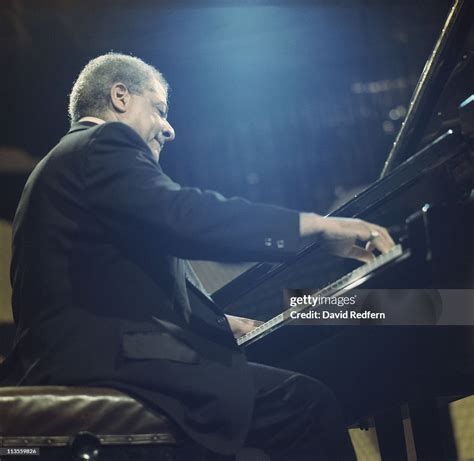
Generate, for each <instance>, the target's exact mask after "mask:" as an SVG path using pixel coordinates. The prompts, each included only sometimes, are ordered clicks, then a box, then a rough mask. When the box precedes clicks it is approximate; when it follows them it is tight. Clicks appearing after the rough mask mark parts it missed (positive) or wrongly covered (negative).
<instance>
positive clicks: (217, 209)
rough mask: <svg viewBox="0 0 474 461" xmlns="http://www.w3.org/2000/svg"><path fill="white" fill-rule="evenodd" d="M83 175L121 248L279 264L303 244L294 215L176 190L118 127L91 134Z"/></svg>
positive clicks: (130, 134)
mask: <svg viewBox="0 0 474 461" xmlns="http://www.w3.org/2000/svg"><path fill="white" fill-rule="evenodd" d="M83 177H84V183H85V188H86V194H87V198H88V203H89V206H90V208H91V212H92V213H93V214H94V215H95V216H96V218H97V219H98V220H99V221H101V223H102V224H103V225H104V226H105V227H106V228H107V229H108V231H110V232H111V233H112V234H113V235H114V237H115V238H117V239H119V240H120V241H121V243H122V244H127V241H133V242H141V243H142V244H143V245H144V246H145V247H146V242H147V241H150V239H152V240H153V245H150V247H153V248H155V247H156V245H158V246H159V247H160V248H161V249H164V250H165V251H167V252H168V253H170V254H172V255H174V256H179V257H182V258H188V259H212V260H219V261H236V260H248V261H262V260H263V261H282V260H285V259H287V258H288V257H291V256H293V255H294V254H295V253H296V251H297V250H298V248H299V245H300V238H299V214H298V212H296V211H294V210H289V209H285V208H281V207H276V206H272V205H264V204H256V203H251V202H249V201H247V200H245V199H242V198H230V199H226V198H224V197H223V196H222V195H220V194H218V193H216V192H211V191H202V190H199V189H196V188H190V187H181V186H180V185H179V184H177V183H176V182H174V181H172V180H171V179H170V178H169V177H168V176H167V175H166V174H165V173H164V172H163V171H162V169H161V167H160V166H159V164H158V163H156V162H155V160H154V159H153V157H152V154H151V152H150V151H149V149H148V146H146V144H145V143H144V142H143V141H142V140H141V138H140V137H139V136H138V135H137V134H136V133H135V132H134V131H133V130H132V129H131V128H130V127H128V126H127V125H125V124H123V123H118V122H112V123H106V124H104V125H101V126H100V127H98V128H97V129H96V131H95V133H94V135H93V136H92V138H91V141H90V143H89V145H88V149H87V152H86V155H85V158H84V164H83Z"/></svg>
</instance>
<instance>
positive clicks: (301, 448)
mask: <svg viewBox="0 0 474 461" xmlns="http://www.w3.org/2000/svg"><path fill="white" fill-rule="evenodd" d="M250 367H251V370H252V373H253V376H254V381H255V386H256V389H257V397H256V400H255V407H254V413H253V418H252V422H251V426H250V430H249V433H248V436H247V440H246V444H245V445H246V446H248V447H255V448H260V449H262V450H264V451H265V453H267V454H268V456H269V457H270V459H271V461H310V460H314V461H329V460H331V461H332V460H337V461H346V460H347V461H351V460H355V455H354V451H353V448H352V444H351V441H350V438H349V435H348V432H347V429H346V428H345V425H344V421H343V417H342V411H341V409H340V406H339V404H338V402H337V401H336V398H335V397H334V394H333V393H332V391H331V390H330V389H329V388H328V387H327V386H325V385H324V384H323V383H322V382H320V381H317V380H316V379H313V378H310V377H308V376H305V375H301V374H298V373H294V372H290V371H287V370H282V369H279V368H273V367H268V366H265V365H259V364H256V363H251V364H250Z"/></svg>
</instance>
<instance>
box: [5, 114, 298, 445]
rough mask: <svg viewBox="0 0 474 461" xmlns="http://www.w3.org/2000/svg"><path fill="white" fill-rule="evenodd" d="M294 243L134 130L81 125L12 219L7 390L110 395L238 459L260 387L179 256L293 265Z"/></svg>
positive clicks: (290, 222)
mask: <svg viewBox="0 0 474 461" xmlns="http://www.w3.org/2000/svg"><path fill="white" fill-rule="evenodd" d="M298 234H299V231H298V214H297V213H296V212H294V211H291V210H286V209H283V208H278V207H273V206H268V205H260V204H252V203H250V202H248V201H246V200H243V199H239V198H232V199H224V198H223V197H222V196H221V195H219V194H217V193H214V192H208V191H200V190H198V189H194V188H184V187H181V186H179V185H178V184H176V183H175V182H173V181H172V180H171V179H170V178H169V177H168V176H166V175H165V174H164V173H163V171H162V169H161V167H160V166H159V164H157V163H156V162H155V160H154V158H153V156H152V154H151V152H150V150H149V149H148V147H147V145H146V144H145V143H144V142H143V141H142V139H141V138H140V137H139V136H138V135H137V134H136V133H135V131H134V130H132V129H131V128H130V127H128V126H127V125H124V124H122V123H118V122H112V123H105V124H103V125H93V124H90V123H80V124H76V125H74V126H73V127H72V128H71V130H70V131H69V132H68V134H67V135H66V136H65V137H64V138H63V139H62V140H61V141H60V143H59V144H58V145H57V146H56V147H55V148H54V149H53V150H52V151H51V152H50V153H49V154H48V155H47V156H46V157H45V158H44V159H43V160H42V161H41V162H40V163H39V165H38V166H37V168H36V169H35V170H34V171H33V173H32V174H31V176H30V178H29V180H28V182H27V184H26V186H25V190H24V192H23V195H22V198H21V201H20V204H19V207H18V210H17V214H16V217H15V221H14V238H13V259H12V272H11V275H12V284H13V310H14V317H15V322H16V324H17V327H18V329H17V338H16V345H15V348H14V353H13V355H12V356H11V357H10V359H9V360H8V364H7V367H6V369H7V370H8V373H7V379H6V380H4V383H5V384H12V383H15V384H24V385H43V384H44V385H47V384H79V385H80V384H91V385H108V386H114V387H117V388H120V389H122V390H125V391H128V392H129V393H132V394H134V395H135V396H137V397H138V398H140V399H141V400H143V401H145V402H147V403H148V404H149V405H150V406H154V407H156V408H160V409H162V410H164V411H165V412H166V413H168V414H169V415H170V416H171V417H172V418H173V419H174V420H175V421H176V422H177V423H178V424H179V425H180V426H181V427H182V428H183V429H184V430H185V432H187V433H188V434H189V435H190V436H191V437H193V438H194V439H195V440H197V441H198V442H199V443H201V444H203V445H205V446H207V447H208V448H210V449H212V450H215V451H218V452H221V453H224V454H227V453H233V452H235V451H236V450H237V449H238V448H239V447H240V446H241V444H242V442H243V440H244V438H245V435H246V432H247V429H248V424H249V420H250V418H251V413H252V406H253V398H254V389H253V384H252V380H251V377H250V373H249V371H248V367H247V363H246V360H245V357H244V356H243V354H242V353H241V352H240V350H239V349H238V347H237V346H236V343H235V341H234V339H233V336H232V333H231V331H230V329H229V325H228V323H227V320H226V319H225V317H224V315H223V313H222V311H221V310H220V309H219V308H218V307H217V306H216V305H214V304H213V303H212V302H211V301H210V300H209V299H208V298H206V296H205V295H204V294H202V293H201V292H200V291H199V290H198V289H197V288H193V287H192V285H191V284H189V282H187V281H186V262H185V261H183V260H182V259H180V258H199V259H214V260H238V259H240V260H283V259H285V258H286V257H288V256H290V255H292V254H294V252H295V251H296V250H297V248H298V246H299V235H298Z"/></svg>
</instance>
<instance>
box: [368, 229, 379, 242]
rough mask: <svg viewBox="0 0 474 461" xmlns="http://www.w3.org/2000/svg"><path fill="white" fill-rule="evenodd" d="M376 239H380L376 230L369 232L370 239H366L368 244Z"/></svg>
mask: <svg viewBox="0 0 474 461" xmlns="http://www.w3.org/2000/svg"><path fill="white" fill-rule="evenodd" d="M377 237H380V232H378V231H376V230H371V231H370V237H369V238H368V240H369V242H371V241H372V240H375V239H376V238H377Z"/></svg>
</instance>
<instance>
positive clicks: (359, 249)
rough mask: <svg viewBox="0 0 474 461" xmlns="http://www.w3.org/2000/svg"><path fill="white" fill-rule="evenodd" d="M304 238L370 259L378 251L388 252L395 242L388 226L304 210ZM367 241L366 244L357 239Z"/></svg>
mask: <svg viewBox="0 0 474 461" xmlns="http://www.w3.org/2000/svg"><path fill="white" fill-rule="evenodd" d="M300 235H301V237H312V238H314V239H315V240H317V241H319V242H321V246H322V247H323V248H324V249H325V250H326V251H328V252H329V253H331V254H334V255H337V256H341V257H344V258H352V259H357V260H359V261H363V262H370V261H372V260H373V259H374V254H373V251H374V250H378V251H380V252H381V253H386V252H387V251H389V250H390V249H391V248H392V247H393V246H394V245H395V242H394V241H393V239H392V237H390V234H389V233H388V231H387V229H385V228H384V227H381V226H379V225H377V224H373V223H369V222H367V221H362V220H361V219H352V218H332V217H323V216H320V215H317V214H315V213H300ZM358 241H359V242H366V244H365V247H363V246H360V245H357V242H358Z"/></svg>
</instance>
